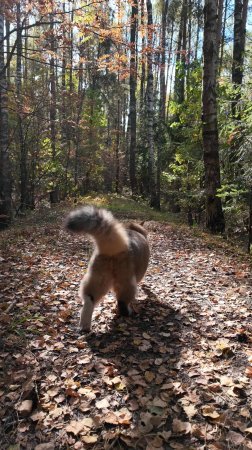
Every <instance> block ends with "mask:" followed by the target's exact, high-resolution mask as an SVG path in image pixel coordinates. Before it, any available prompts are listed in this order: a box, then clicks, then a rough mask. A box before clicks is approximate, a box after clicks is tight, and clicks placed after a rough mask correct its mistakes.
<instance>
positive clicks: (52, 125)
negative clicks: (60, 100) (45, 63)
mask: <svg viewBox="0 0 252 450" xmlns="http://www.w3.org/2000/svg"><path fill="white" fill-rule="evenodd" d="M50 21H51V23H50V33H51V34H50V50H51V52H52V54H51V58H50V73H49V83H50V113H49V115H50V133H51V149H52V161H53V162H56V77H55V57H54V52H55V42H54V39H55V38H54V26H53V15H52V14H51V17H50ZM52 181H53V185H54V188H53V190H52V191H51V193H50V201H51V203H52V204H53V203H57V202H58V186H57V181H56V182H55V180H52Z"/></svg>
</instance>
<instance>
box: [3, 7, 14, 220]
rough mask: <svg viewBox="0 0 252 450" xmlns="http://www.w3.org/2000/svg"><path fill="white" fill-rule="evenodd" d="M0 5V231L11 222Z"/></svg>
mask: <svg viewBox="0 0 252 450" xmlns="http://www.w3.org/2000/svg"><path fill="white" fill-rule="evenodd" d="M2 8H3V7H2V6H1V4H0V229H3V228H5V227H7V226H8V225H9V223H10V222H11V215H12V207H11V169H10V158H9V132H8V96H7V82H6V71H5V70H4V65H5V61H4V40H3V38H4V16H3V10H2Z"/></svg>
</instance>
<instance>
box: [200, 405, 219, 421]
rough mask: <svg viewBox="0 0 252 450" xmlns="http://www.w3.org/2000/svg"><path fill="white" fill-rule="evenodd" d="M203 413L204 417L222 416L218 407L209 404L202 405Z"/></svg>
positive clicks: (216, 417) (214, 417)
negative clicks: (217, 409)
mask: <svg viewBox="0 0 252 450" xmlns="http://www.w3.org/2000/svg"><path fill="white" fill-rule="evenodd" d="M202 414H203V416H204V417H211V419H218V417H220V414H219V413H218V412H217V411H216V409H215V408H214V407H213V406H209V405H204V406H202Z"/></svg>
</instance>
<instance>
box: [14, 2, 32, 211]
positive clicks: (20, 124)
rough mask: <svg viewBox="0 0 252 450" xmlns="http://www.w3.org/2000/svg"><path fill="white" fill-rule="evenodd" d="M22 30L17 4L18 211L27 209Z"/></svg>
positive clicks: (18, 5)
mask: <svg viewBox="0 0 252 450" xmlns="http://www.w3.org/2000/svg"><path fill="white" fill-rule="evenodd" d="M21 89H22V29H21V8H20V2H18V3H17V66H16V92H17V122H18V137H19V149H20V209H21V210H24V209H26V208H28V206H29V205H28V186H27V183H28V174H27V149H26V145H25V139H24V132H23V120H22V109H23V105H22V103H23V102H22V92H21Z"/></svg>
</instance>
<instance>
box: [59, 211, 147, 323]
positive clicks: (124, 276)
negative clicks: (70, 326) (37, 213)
mask: <svg viewBox="0 0 252 450" xmlns="http://www.w3.org/2000/svg"><path fill="white" fill-rule="evenodd" d="M65 226H66V229H67V230H69V231H73V232H75V233H87V234H89V235H90V236H92V238H94V241H95V250H94V253H93V255H92V257H91V260H90V263H89V266H88V271H87V274H86V275H85V276H84V278H83V280H82V282H81V285H80V291H79V293H80V297H81V298H82V300H83V308H82V310H81V315H80V329H81V330H82V331H89V330H90V327H91V320H92V314H93V310H94V307H95V305H96V304H97V303H98V302H99V300H100V299H101V298H102V297H103V296H104V295H105V294H106V293H107V292H108V291H109V290H110V289H113V290H114V292H115V294H116V298H117V302H118V308H119V312H120V314H121V315H123V316H128V315H130V314H131V313H132V309H131V308H130V303H131V302H132V301H133V300H134V298H135V294H136V288H137V283H138V282H139V281H140V280H141V279H142V278H143V276H144V274H145V272H146V269H147V266H148V261H149V254H150V253H149V245H148V241H147V232H146V230H145V229H144V228H143V227H142V226H141V225H138V224H135V223H131V224H129V225H128V226H124V225H123V224H122V223H120V222H118V221H117V220H116V219H115V218H114V217H113V215H112V214H111V213H110V212H109V211H107V210H105V209H98V208H95V207H93V206H86V207H83V208H80V209H77V210H75V211H72V212H71V213H70V214H69V216H68V217H67V219H66V224H65Z"/></svg>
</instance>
